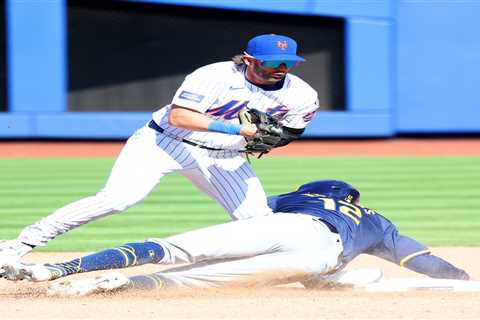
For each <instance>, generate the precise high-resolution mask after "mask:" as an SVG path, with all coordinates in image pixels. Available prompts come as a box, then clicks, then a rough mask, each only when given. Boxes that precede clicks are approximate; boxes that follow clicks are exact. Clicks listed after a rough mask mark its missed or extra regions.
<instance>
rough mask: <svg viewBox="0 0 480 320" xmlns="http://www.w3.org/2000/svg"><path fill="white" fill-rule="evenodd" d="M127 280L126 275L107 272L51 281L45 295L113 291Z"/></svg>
mask: <svg viewBox="0 0 480 320" xmlns="http://www.w3.org/2000/svg"><path fill="white" fill-rule="evenodd" d="M128 281H129V280H128V277H127V276H125V275H123V274H121V273H107V274H104V275H102V276H99V277H97V278H94V279H84V280H71V281H62V282H57V283H53V284H51V285H50V287H49V288H48V290H47V295H49V296H63V297H81V296H86V295H90V294H95V293H103V292H113V291H117V290H121V289H123V288H126V287H127V284H128Z"/></svg>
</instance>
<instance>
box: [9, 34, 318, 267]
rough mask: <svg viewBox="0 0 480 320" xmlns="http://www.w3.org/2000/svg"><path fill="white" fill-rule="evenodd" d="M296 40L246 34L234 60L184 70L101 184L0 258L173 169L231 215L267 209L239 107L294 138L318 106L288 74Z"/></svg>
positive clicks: (141, 194) (251, 129) (118, 202)
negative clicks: (260, 114) (166, 101)
mask: <svg viewBox="0 0 480 320" xmlns="http://www.w3.org/2000/svg"><path fill="white" fill-rule="evenodd" d="M296 51H297V44H296V42H295V41H294V40H293V39H291V38H289V37H286V36H281V35H272V34H269V35H260V36H256V37H254V38H252V39H251V40H250V41H249V42H248V45H247V48H246V50H245V52H244V53H243V54H241V55H238V56H235V57H234V58H233V59H232V61H229V62H219V63H214V64H210V65H207V66H204V67H201V68H199V69H197V70H195V71H194V72H192V73H191V74H189V75H188V76H187V77H186V78H185V81H184V82H183V83H182V85H181V86H180V88H179V89H178V90H177V92H176V93H175V96H174V97H173V100H172V102H171V104H169V105H167V106H165V107H164V108H161V109H160V110H158V111H156V112H154V113H153V119H152V120H151V121H150V122H149V123H147V124H146V125H145V126H144V127H142V128H140V129H138V130H137V131H136V132H135V133H134V134H133V135H132V136H131V137H130V138H129V139H128V141H127V143H126V145H125V146H124V148H123V150H122V151H121V153H120V155H119V157H118V159H117V160H116V162H115V164H114V166H113V169H112V171H111V173H110V176H109V178H108V181H107V183H106V185H105V187H104V188H103V189H102V190H101V191H100V192H99V193H97V194H96V195H93V196H91V197H87V198H84V199H81V200H78V201H75V202H73V203H70V204H68V205H66V206H64V207H62V208H60V209H58V210H56V211H55V212H53V213H52V214H50V215H49V216H47V217H45V218H43V219H41V220H40V221H38V222H36V223H34V224H33V225H30V226H27V227H26V228H24V229H23V231H22V232H21V233H20V235H19V236H18V238H17V239H14V240H9V241H4V242H2V243H0V263H1V264H0V265H2V264H3V262H5V261H12V260H13V261H15V260H19V259H20V257H22V256H23V255H25V254H26V253H28V252H30V251H31V250H32V248H34V247H35V246H43V245H45V244H47V243H48V242H49V241H50V240H52V239H54V238H55V237H56V236H58V235H61V234H63V233H66V232H68V231H70V230H72V229H74V228H76V227H78V226H80V225H83V224H86V223H88V222H90V221H93V220H96V219H99V218H101V217H104V216H107V215H110V214H112V213H114V212H119V211H123V210H125V209H127V208H129V207H131V206H133V205H135V204H136V203H138V202H140V201H141V200H143V199H144V198H145V197H146V196H147V195H148V194H149V193H150V191H152V189H153V188H154V187H155V186H156V185H157V184H158V183H159V181H160V180H161V178H162V177H163V176H164V175H166V174H169V173H172V172H179V173H180V174H182V175H184V176H185V177H187V178H188V179H189V180H190V181H192V183H193V184H194V185H196V186H197V187H198V188H199V189H200V190H202V191H204V192H205V193H207V194H208V195H209V196H210V197H211V198H213V199H215V200H216V201H217V202H218V203H220V204H221V205H222V206H223V207H224V208H225V210H226V211H227V212H228V213H229V214H230V216H231V217H232V219H235V220H236V219H244V218H248V217H251V216H253V215H257V216H258V215H260V216H261V215H268V214H270V213H271V212H272V211H271V209H270V208H269V207H268V206H267V201H266V195H265V192H264V190H263V187H262V185H261V183H260V180H259V179H258V178H257V176H256V175H255V173H254V172H253V170H252V168H251V167H250V165H249V163H248V162H247V161H246V155H245V153H244V152H242V151H244V150H243V148H244V146H245V143H246V142H245V138H252V137H255V136H256V134H257V130H258V129H257V127H256V126H255V125H253V124H246V125H242V124H240V123H239V120H238V117H237V115H238V113H239V111H240V110H242V109H243V108H255V109H258V110H260V111H264V112H266V113H267V114H269V115H271V116H272V117H274V118H276V119H277V120H278V121H279V122H280V124H281V125H282V128H281V129H282V131H283V134H282V140H281V141H280V142H279V143H278V145H276V146H283V145H286V144H288V143H289V142H290V141H292V140H294V139H296V138H298V137H299V136H300V135H301V134H302V132H303V131H304V128H305V127H306V125H307V124H308V123H309V122H310V121H311V120H312V118H313V116H314V114H315V112H316V110H317V109H318V99H317V93H316V91H315V90H314V89H312V88H311V87H310V86H309V85H308V84H307V83H305V82H304V81H303V80H301V79H300V78H298V77H297V76H294V75H292V74H289V71H290V70H291V68H293V67H294V66H296V65H297V64H298V63H300V62H302V61H304V59H303V58H302V57H300V56H298V55H297V52H296Z"/></svg>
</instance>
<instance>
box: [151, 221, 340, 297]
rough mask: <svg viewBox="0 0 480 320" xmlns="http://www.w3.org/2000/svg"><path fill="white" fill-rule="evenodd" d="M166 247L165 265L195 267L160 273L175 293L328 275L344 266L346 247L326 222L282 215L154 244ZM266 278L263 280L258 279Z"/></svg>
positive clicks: (189, 234) (209, 228) (158, 240)
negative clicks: (181, 289) (183, 289)
mask: <svg viewBox="0 0 480 320" xmlns="http://www.w3.org/2000/svg"><path fill="white" fill-rule="evenodd" d="M148 241H153V242H157V243H159V244H160V245H162V246H163V248H164V250H165V257H164V258H163V259H162V260H161V261H160V262H159V264H176V263H190V265H188V266H185V267H180V268H174V269H170V270H167V271H163V272H159V273H158V275H160V276H161V277H162V278H164V279H166V280H167V286H168V285H170V286H173V287H189V288H195V287H213V286H220V285H224V284H227V283H229V282H232V281H241V280H247V281H248V280H254V281H256V282H266V283H270V284H272V282H274V284H279V283H282V280H288V281H291V277H292V276H297V275H300V276H304V275H306V274H307V275H312V274H315V275H322V274H326V273H328V272H330V271H332V270H335V269H336V268H337V267H338V266H339V256H340V254H341V253H342V251H343V245H342V241H341V238H340V235H339V234H338V233H333V232H332V231H330V229H329V228H328V227H327V226H326V225H325V224H324V223H322V222H321V221H319V220H318V219H316V218H315V217H312V216H310V215H305V214H290V213H276V214H271V215H267V216H261V217H254V218H252V219H245V220H238V221H232V222H229V223H224V224H220V225H216V226H211V227H207V228H203V229H198V230H193V231H189V232H185V233H182V234H179V235H175V236H172V237H168V238H165V239H148ZM257 275H261V277H254V278H253V279H252V278H251V277H252V276H257Z"/></svg>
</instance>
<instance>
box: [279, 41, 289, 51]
mask: <svg viewBox="0 0 480 320" xmlns="http://www.w3.org/2000/svg"><path fill="white" fill-rule="evenodd" d="M277 47H278V48H279V49H281V50H286V49H287V48H288V43H287V41H285V40H283V41H277Z"/></svg>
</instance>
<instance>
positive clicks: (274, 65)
mask: <svg viewBox="0 0 480 320" xmlns="http://www.w3.org/2000/svg"><path fill="white" fill-rule="evenodd" d="M259 61H260V64H261V65H262V66H263V67H265V68H278V67H280V65H282V64H284V65H285V66H286V67H287V68H288V69H290V68H293V67H296V66H297V65H298V64H299V62H298V61H292V60H269V61H261V60H259Z"/></svg>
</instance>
